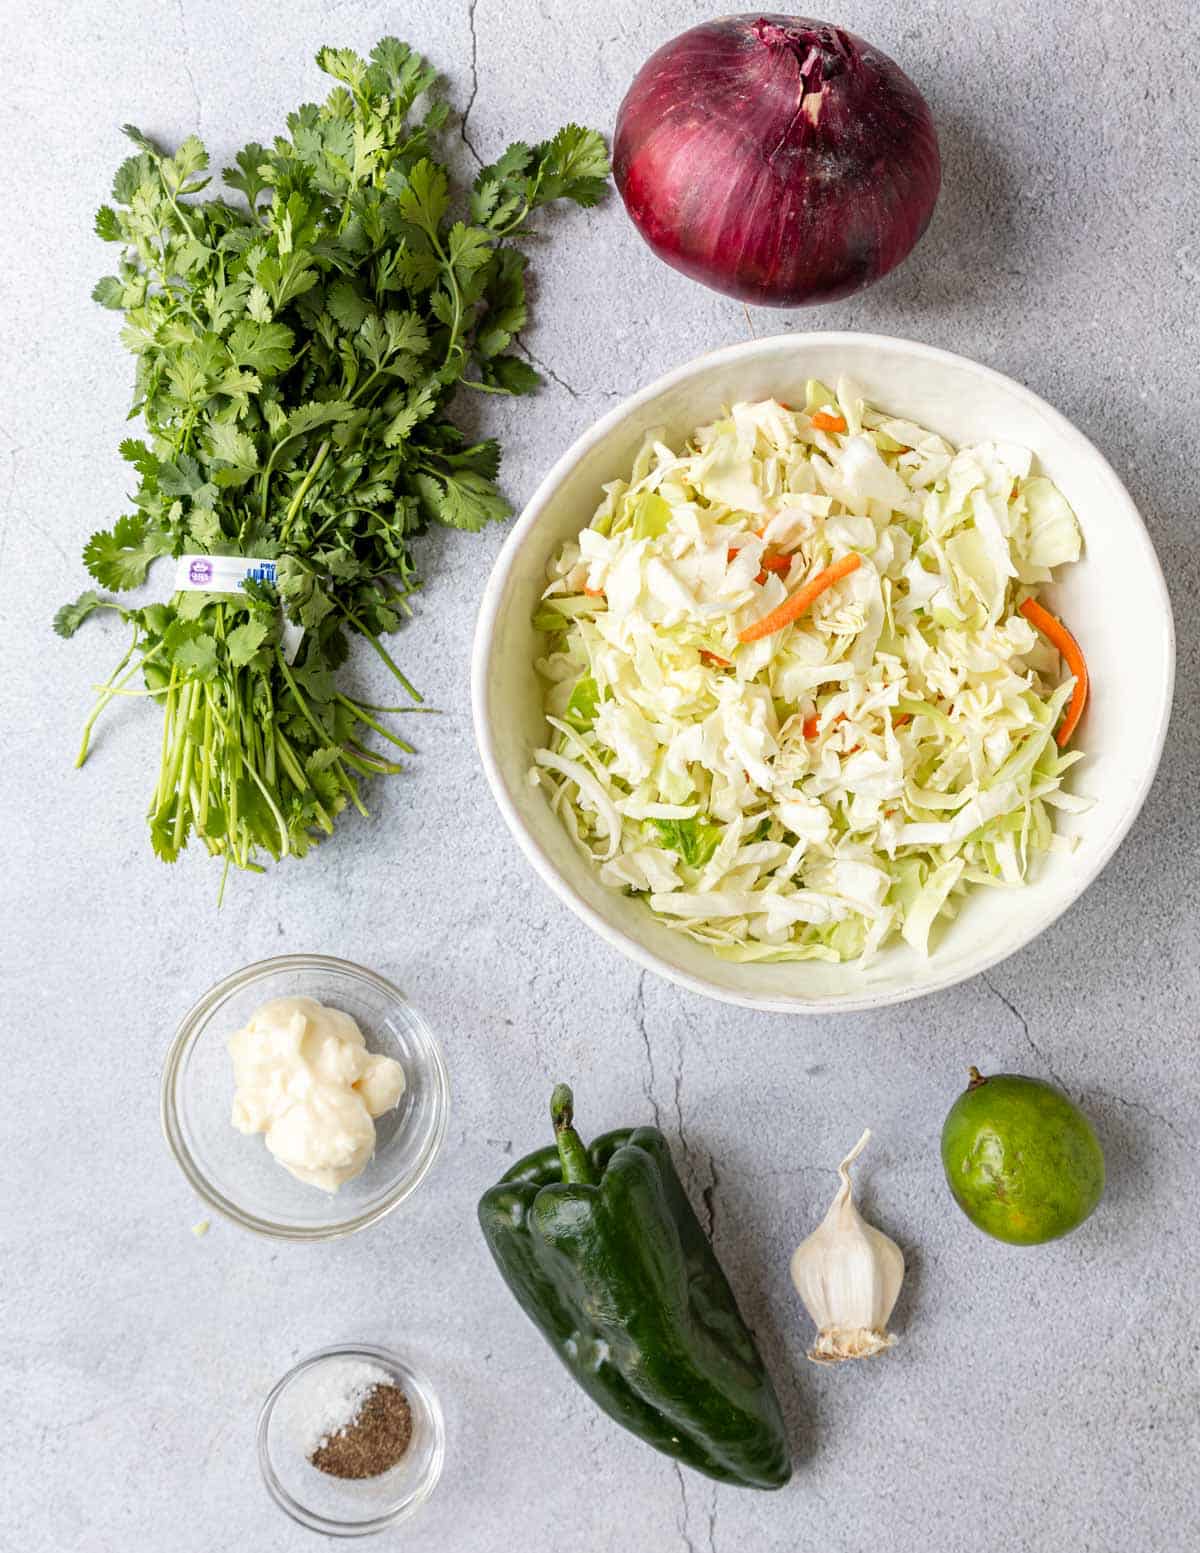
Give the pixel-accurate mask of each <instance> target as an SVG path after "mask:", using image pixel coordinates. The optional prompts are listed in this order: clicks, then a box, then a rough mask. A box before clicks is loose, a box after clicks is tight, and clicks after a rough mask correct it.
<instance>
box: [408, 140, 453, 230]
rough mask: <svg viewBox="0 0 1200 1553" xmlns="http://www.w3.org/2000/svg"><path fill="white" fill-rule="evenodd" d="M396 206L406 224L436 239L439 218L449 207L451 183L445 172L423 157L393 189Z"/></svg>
mask: <svg viewBox="0 0 1200 1553" xmlns="http://www.w3.org/2000/svg"><path fill="white" fill-rule="evenodd" d="M395 193H396V203H397V205H398V206H399V208H400V214H401V216H402V217H403V218H404V220H405V221H411V222H412V224H413V225H414V226H415V227H419V228H420V230H421V231H422V232H424V233H426V235H427V236H429V237H433V238H436V237H437V235H438V228H439V226H440V225H441V221H442V217H443V216H444V215H445V214H446V211H447V209H448V208H449V204H450V184H449V180H448V179H447V176H446V171H445V169H444V168H442V167H437V166H435V165H434V163H433V162H431V161H429V160H428V158H425V157H423V158H422V159H421V160H420V161H419V162H418V163H417V164H416V166H415V167H413V168H412V169H411V171H410V172H409V174H408V177H407V179H400V180H399V182H398V186H397V187H396V189H395Z"/></svg>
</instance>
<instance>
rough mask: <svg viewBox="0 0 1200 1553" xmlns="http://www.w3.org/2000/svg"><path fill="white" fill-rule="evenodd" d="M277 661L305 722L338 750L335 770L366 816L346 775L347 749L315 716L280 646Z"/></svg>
mask: <svg viewBox="0 0 1200 1553" xmlns="http://www.w3.org/2000/svg"><path fill="white" fill-rule="evenodd" d="M275 661H276V663H277V664H278V665H279V670H280V673H281V674H282V675H283V677H284V679H285V680H286V681H287V683H288V688H289V689H290V690H291V692H292V694H293V695H294V696H295V698H296V705H297V706H298V707H299V708H300V712H301V714H302V716H303V717H304V720H305V722H306V723H307V724H308V726H309V727H310V728H311V729H312V731H313V732H314V733H315V734H316V736H317V743H318V744H320V745H321V746H322V747H323V748H325V749H330V750H338V754H337V755H336V756H335V757H334V761H333V766H334V770H335V771H336V772H337V773H338V775H339V776H340V777H341V778H342V781H343V782H344V783H345V784H346V791H347V792H348V793H349V794H350V798H351V801H352V803H353V804H354V807H355V808H356V809H357V810H358V812H359V813H360V814H361V815H363V816H364V817H365V816H366V813H367V811H366V809H365V808H364V806H363V802H362V799H361V798H360V797H359V796H358V788H357V787H356V786H355V785H354V783H353V782H352V781H351V780H350V778H349V777H348V776H347V775H346V770H345V767H344V766H343V765H342V760H343V758H344V756H345V751H344V750H343V749H341V747H340V746H339V745H337V744H335V743H334V741H333V740H332V739H331V738H330V737H329V734H328V733H327V732H326V731H325V729H324V728H322V726H321V724H320V723H319V722H318V721H317V720H316V718H315V717H314V716H313V714H312V712H311V711H310V710H309V707H308V702H307V701H306V700H305V699H304V697H303V695H302V694H301V692H300V687H299V685H297V683H296V681H295V678H294V676H293V675H292V672H291V670H290V669H289V668H288V666H287V660H286V659H285V658H284V656H283V654H282V653H281V652H280V650H279V648H278V647H277V648H276V649H275Z"/></svg>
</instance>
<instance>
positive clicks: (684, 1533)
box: [671, 1461, 696, 1553]
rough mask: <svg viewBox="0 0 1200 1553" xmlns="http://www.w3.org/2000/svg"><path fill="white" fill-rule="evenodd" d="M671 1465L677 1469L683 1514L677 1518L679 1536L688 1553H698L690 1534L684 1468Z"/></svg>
mask: <svg viewBox="0 0 1200 1553" xmlns="http://www.w3.org/2000/svg"><path fill="white" fill-rule="evenodd" d="M671 1465H672V1466H673V1467H674V1468H675V1477H676V1479H677V1480H678V1482H679V1503H680V1512H681V1513H680V1515H679V1516H678V1517H677V1518H676V1521H675V1527H676V1530H677V1531H678V1532H679V1535H680V1536H681V1537H682V1538H683V1545H684V1547H685V1548H686V1549H687V1550H688V1553H696V1544H695V1543H694V1542H693V1541H692V1539H691V1537H690V1536H689V1534H688V1521H689V1519H690V1517H689V1514H688V1496H687V1484H686V1483H685V1482H684V1480H683V1468H682V1467H681V1466H680V1465H679V1463H678V1462H677V1461H675V1462H672V1463H671Z"/></svg>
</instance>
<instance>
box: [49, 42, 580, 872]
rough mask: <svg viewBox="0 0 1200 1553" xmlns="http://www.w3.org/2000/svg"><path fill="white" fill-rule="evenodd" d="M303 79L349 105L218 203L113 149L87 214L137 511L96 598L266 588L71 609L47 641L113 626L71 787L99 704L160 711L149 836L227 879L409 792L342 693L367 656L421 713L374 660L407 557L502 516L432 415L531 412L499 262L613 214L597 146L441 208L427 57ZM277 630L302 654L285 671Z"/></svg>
mask: <svg viewBox="0 0 1200 1553" xmlns="http://www.w3.org/2000/svg"><path fill="white" fill-rule="evenodd" d="M317 63H318V64H319V65H320V67H321V69H322V70H324V71H325V72H326V73H327V74H328V75H330V76H332V77H333V78H334V79H335V81H336V82H338V83H339V84H338V85H337V86H336V87H335V89H334V90H333V91H332V92H331V93H330V95H329V97H328V98H327V99H326V101H325V102H324V103H323V104H321V105H320V106H318V105H315V104H313V103H305V104H303V105H302V106H301V107H299V108H297V109H296V111H295V112H294V113H292V114H291V115H290V116H289V118H288V121H287V129H288V133H287V135H286V136H280V137H279V138H277V139H275V140H274V141H273V142H272V144H271V146H270V147H265V146H262V145H258V144H250V145H247V146H245V147H244V148H243V149H242V150H241V151H239V152H238V154H237V155H236V157H235V158H234V165H233V166H232V167H229V168H227V169H225V172H224V174H223V177H224V182H225V185H226V187H227V188H228V189H229V190H230V191H231V194H232V195H233V196H236V197H237V198H232V199H231V198H226V197H220V196H218V197H215V198H214V197H206V198H203V199H200V198H198V196H200V195H201V193H202V191H203V190H205V189H206V187H207V186H208V184H209V181H210V180H209V176H208V155H207V152H206V151H205V149H204V146H203V145H202V144H201V142H200V141H199V140H198V139H196V137H195V136H189V137H188V139H186V140H185V141H184V142H183V144H182V145H181V146H179V147H178V149H177V150H176V151H175V152H174V154H168V153H167V152H165V151H164V150H162V149H160V148H159V147H158V146H156V145H155V144H154V142H153V141H151V140H150V139H149V138H148V137H147V136H145V135H143V134H142V133H141V131H140V130H137V129H135V128H133V127H132V126H126V131H125V132H126V134H127V135H128V136H129V138H130V139H131V140H132V141H133V143H134V147H135V152H134V155H132V156H131V157H129V159H128V160H127V161H125V162H124V163H123V164H122V165H121V167H120V168H119V169H118V171H117V174H116V177H115V179H114V182H113V191H112V203H111V204H107V205H104V206H102V207H101V209H100V211H99V212H98V213H97V216H96V225H95V229H96V233H97V235H98V236H99V237H100V238H101V239H103V240H104V241H105V242H110V243H113V244H116V245H117V246H118V255H117V260H116V265H115V269H114V273H112V274H110V275H107V276H105V277H104V278H103V279H102V280H101V281H100V282H99V283H98V285H97V286H96V289H95V291H94V293H93V295H94V297H95V299H96V301H97V302H99V303H100V304H101V305H102V306H104V307H109V308H112V309H114V310H116V311H119V312H120V313H122V314H123V315H124V327H123V328H122V331H121V338H122V341H123V343H124V344H125V345H126V347H127V348H128V349H129V350H130V351H131V352H132V353H133V355H134V356H135V358H136V360H137V372H136V379H135V389H134V412H135V413H136V412H138V411H140V412H141V414H142V416H143V418H144V420H145V424H146V432H147V439H146V440H145V441H143V440H140V439H137V438H127V439H126V440H125V441H124V442H122V444H121V454H122V457H123V458H125V459H126V460H127V461H128V463H129V464H130V465H131V466H132V470H133V472H134V473H135V474H136V476H137V481H138V484H137V489H136V491H135V492H134V494H133V496H132V498H131V500H132V503H133V511H131V512H129V513H128V514H126V515H125V516H123V517H121V518H119V519H118V520H117V521H116V523H115V524H114V525H113V527H112V528H111V529H110V530H107V531H104V532H101V533H97V534H93V535H92V537H91V538H90V539H89V540H88V542H87V545H86V546H85V548H84V562H85V564H86V566H87V568H88V570H89V572H90V573H91V574H92V576H93V577H94V578H95V580H96V581H97V582H98V583H99V584H100V585H101V586H102V587H104V588H108V589H111V590H113V591H118V592H119V591H123V590H126V589H130V588H134V587H137V586H139V585H140V584H141V583H143V582H144V581H145V580H146V577H147V574H148V572H149V570H150V568H151V566H152V565H153V562H154V561H155V560H156V559H157V558H158V557H160V556H167V555H172V556H178V555H181V554H184V553H205V554H212V555H247V556H255V557H259V558H262V559H265V560H272V559H273V560H275V561H276V563H277V566H276V580H275V583H274V584H271V583H268V582H257V581H256V582H248V583H246V584H245V585H244V590H243V592H242V593H241V594H239V595H237V596H233V595H230V594H196V593H182V594H176V595H175V596H174V598H173V599H172V600H171V602H170V603H168V604H152V605H149V606H146V607H143V608H125V607H122V606H121V605H119V604H117V603H116V602H115V601H112V600H105V599H102V598H101V597H100V596H99V595H98V594H97V593H95V592H94V591H89V592H87V593H84V594H83V595H82V596H81V597H80V598H79V599H78V600H77V601H76V602H75V603H74V604H70V605H66V606H65V607H64V608H63V609H61V610H60V611H59V612H58V615H57V616H56V617H55V622H54V624H55V629H56V630H57V631H58V632H59V633H60V634H61V635H63V636H70V635H71V634H73V632H74V631H75V630H77V629H78V627H79V625H80V624H81V623H82V621H83V620H85V619H86V618H87V616H88V615H90V614H91V613H92V612H93V611H94V610H95V609H97V608H100V607H104V608H109V609H116V610H117V611H118V612H119V613H120V614H121V615H122V617H123V618H124V620H125V621H126V623H127V624H129V625H130V626H131V627H132V633H133V640H132V643H131V645H130V647H129V650H128V651H127V652H126V654H125V657H124V658H123V659H122V660H121V663H120V664H119V665H118V667H117V668H116V670H115V671H114V673H113V674H112V676H111V677H110V678H109V680H108V681H107V682H106V684H105V686H104V687H103V688H102V691H101V694H100V699H99V701H98V703H97V705H96V706H95V708H94V709H93V711H92V714H91V716H90V717H89V719H88V723H87V727H86V729H85V733H84V740H83V747H82V749H81V752H80V761H81V762H82V760H83V758H84V757H85V756H86V753H87V747H88V737H89V734H90V730H91V727H92V724H93V723H94V722H95V719H96V717H97V716H98V715H99V713H100V712H101V711H102V710H103V709H104V707H105V706H107V705H108V704H109V703H110V702H111V701H112V700H113V699H114V697H117V696H125V695H149V696H152V697H154V698H157V699H159V700H160V701H161V702H162V705H163V715H164V717H165V720H166V727H165V730H164V737H163V740H162V762H161V767H160V770H159V774H158V779H157V783H156V785H155V790H154V794H153V797H152V801H151V807H150V830H151V839H152V842H153V845H154V848H155V850H156V852H157V853H158V854H159V855H160V856H161V857H163V858H166V859H168V860H170V859H173V858H175V857H176V856H178V854H179V851H180V849H181V848H182V847H184V846H185V845H186V844H187V841H188V839H189V837H190V836H193V835H194V836H196V837H197V838H198V839H199V840H200V841H201V842H202V843H203V844H204V845H205V846H206V847H207V848H208V850H209V851H210V852H212V853H214V854H217V855H219V856H221V857H222V858H224V860H225V862H226V865H227V866H228V865H229V864H231V863H232V864H234V865H236V866H239V867H243V868H256V867H258V862H257V859H258V858H259V856H260V855H261V854H263V853H266V854H268V855H269V856H271V857H274V858H279V857H282V856H284V855H287V854H294V855H303V854H304V852H305V851H307V849H308V848H309V846H310V845H312V843H313V842H314V841H315V840H317V839H319V838H320V836H321V835H323V834H328V833H330V832H331V830H332V829H333V824H334V821H335V819H336V817H337V815H338V814H339V813H340V812H341V811H342V810H343V809H344V808H346V806H347V805H350V804H352V805H354V806H355V807H356V808H359V809H360V810H362V809H363V803H362V798H361V794H360V785H361V783H362V782H363V780H365V779H368V778H370V777H372V776H376V775H381V774H384V773H389V772H394V771H398V770H399V769H400V766H399V764H398V763H397V762H396V760H395V759H394V758H393V755H392V752H391V751H389V752H388V753H387V754H384V753H383V752H381V751H380V749H379V748H378V747H377V746H375V745H372V744H371V743H370V742H369V741H370V740H371V738H372V737H374V738H376V739H382V740H383V741H384V742H385V743H386V744H389V745H391V746H392V751H395V750H399V751H402V752H408V751H409V749H410V746H409V745H408V744H407V743H406V742H405V741H404V740H403V739H402V738H400V737H399V736H398V735H397V734H396V733H395V732H394V731H393V730H392V729H391V728H389V727H388V726H387V725H386V724H385V723H384V722H381V721H380V720H379V718H378V717H377V716H376V715H375V714H376V712H377V711H378V709H377V708H374V707H371V706H368V705H366V704H365V703H362V702H360V701H357V700H355V699H354V698H353V697H351V696H350V695H348V694H346V693H343V692H342V691H339V690H338V688H337V683H336V675H335V671H336V670H337V669H338V668H339V667H340V665H341V664H342V663H343V662H344V661H345V659H346V656H347V653H348V651H349V642H348V638H352V637H354V636H363V637H365V638H366V639H367V641H368V643H369V644H370V646H371V647H372V648H373V650H374V651H375V652H376V653H377V654H378V655H379V656H380V657H381V658H382V659H383V660H384V661H385V662H386V663H387V664H388V666H389V667H390V668H391V669H392V671H393V672H394V673H395V674H396V676H397V678H398V679H399V680H400V682H401V684H402V685H403V686H404V687H405V689H406V691H407V692H408V693H409V694H410V695H411V696H412V697H413V698H414V699H415V700H419V699H420V698H419V696H418V695H417V693H416V692H415V691H414V690H413V689H412V687H411V686H410V685H409V684H408V681H407V680H406V679H405V678H404V676H403V674H402V673H401V671H400V669H399V668H398V667H397V666H396V664H395V663H394V662H393V660H392V658H391V655H390V654H389V653H388V651H387V649H386V647H385V646H384V645H383V642H382V640H381V638H383V637H385V636H387V635H388V634H389V633H391V632H393V631H395V630H397V629H398V627H399V626H400V625H401V623H402V622H403V620H404V619H405V617H406V616H407V614H408V613H409V605H408V596H409V594H410V593H411V592H412V590H413V589H414V588H415V587H416V586H417V585H418V579H417V576H416V572H415V570H414V565H413V559H412V554H411V549H410V545H411V540H412V538H413V536H414V535H415V534H417V533H418V532H420V530H421V529H422V528H424V527H425V526H426V525H427V524H429V523H442V524H446V525H449V526H450V527H453V528H461V529H468V530H477V529H480V528H482V527H483V526H484V525H485V524H487V523H492V522H496V521H499V520H502V519H504V518H506V517H507V516H508V515H509V511H510V509H509V507H508V504H507V502H506V501H505V500H504V497H503V496H502V495H501V494H500V492H499V490H498V488H497V486H496V483H495V481H496V473H497V469H498V467H499V457H500V454H499V448H498V447H497V445H496V444H495V442H493V441H491V440H485V441H482V442H476V443H473V444H468V442H467V439H466V437H465V436H464V435H463V433H462V431H461V430H460V429H459V428H458V426H457V425H456V424H455V423H454V422H453V421H452V420H451V419H450V418H449V415H448V410H449V406H450V402H451V400H452V398H453V396H454V394H455V391H456V389H457V388H458V387H459V386H462V387H465V388H468V389H474V390H476V391H480V392H485V393H489V394H523V393H528V392H530V391H531V390H532V389H533V388H534V387H535V386H536V384H537V382H538V378H537V374H536V373H535V372H534V371H533V369H532V368H531V367H530V366H529V364H528V363H527V362H526V361H525V360H524V358H523V357H522V356H520V355H518V354H514V352H513V350H512V347H513V344H514V341H515V339H516V336H517V334H518V332H519V331H520V329H521V328H522V327H523V326H524V324H525V321H526V296H525V264H526V261H525V257H524V255H523V254H522V253H521V252H520V250H519V249H518V248H517V247H516V246H514V244H515V243H516V241H518V240H519V239H520V238H522V237H523V236H525V235H526V234H527V232H528V231H529V227H528V221H529V217H530V216H531V214H532V213H533V212H534V211H535V210H537V209H538V207H540V206H542V205H545V204H547V203H548V202H549V201H551V200H557V199H570V200H574V201H575V202H576V203H577V204H580V205H585V206H586V205H592V204H594V203H595V201H596V200H597V199H599V198H600V196H601V195H602V194H603V192H604V189H605V186H606V180H607V175H608V158H607V154H606V152H605V148H604V143H603V141H602V140H601V138H600V136H599V135H597V134H596V133H595V132H594V131H592V130H586V129H581V128H579V127H578V126H577V125H567V126H566V128H564V129H561V130H559V132H558V133H557V134H556V135H555V136H554V137H553V138H552V139H550V140H548V141H544V142H542V143H541V144H539V145H533V146H530V145H525V144H524V143H518V144H516V145H513V146H510V147H509V148H508V150H507V151H506V152H505V153H504V155H503V156H501V157H500V158H499V160H498V161H497V162H495V163H494V164H493V165H492V166H490V167H485V168H484V169H483V170H482V171H481V172H480V173H479V175H478V177H477V178H476V179H475V183H474V186H473V188H472V189H471V190H469V191H462V192H461V193H460V191H459V190H457V189H456V188H455V187H454V186H453V183H452V180H451V177H450V174H449V172H448V170H447V168H446V167H445V166H444V165H442V163H441V162H440V161H439V160H438V156H437V147H436V140H437V136H438V133H439V131H441V130H442V129H443V127H444V126H445V125H446V123H447V121H448V119H449V116H450V109H449V107H448V105H447V104H446V103H445V102H444V101H442V100H441V98H439V97H438V95H437V94H436V91H435V85H436V73H435V71H434V70H433V69H432V68H431V67H430V66H429V65H428V64H427V63H426V61H425V60H423V59H422V58H421V56H420V55H419V54H416V53H414V52H413V51H412V50H411V49H410V48H409V47H408V45H407V44H404V43H401V42H399V41H398V40H397V39H395V38H384V39H383V40H382V41H381V42H380V43H378V44H377V45H376V47H375V48H374V49H373V50H372V51H371V55H370V58H369V59H362V58H360V57H359V56H358V55H357V54H355V53H353V52H352V51H350V50H348V49H333V48H323V49H321V51H320V52H319V54H318V55H317ZM418 104H419V106H418ZM281 610H282V611H283V612H285V613H286V617H287V619H288V620H290V621H291V622H292V623H293V624H294V625H296V626H299V627H302V628H303V631H304V636H303V641H302V646H301V648H300V651H299V655H298V656H297V658H296V660H295V662H294V663H289V662H288V661H287V659H286V658H285V655H284V653H283V650H282V638H281ZM138 676H140V678H141V681H142V686H141V688H138V687H137V686H136V685H134V686H132V688H131V682H132V681H134V680H135V679H136V678H137V677H138ZM364 812H365V810H364Z"/></svg>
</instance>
